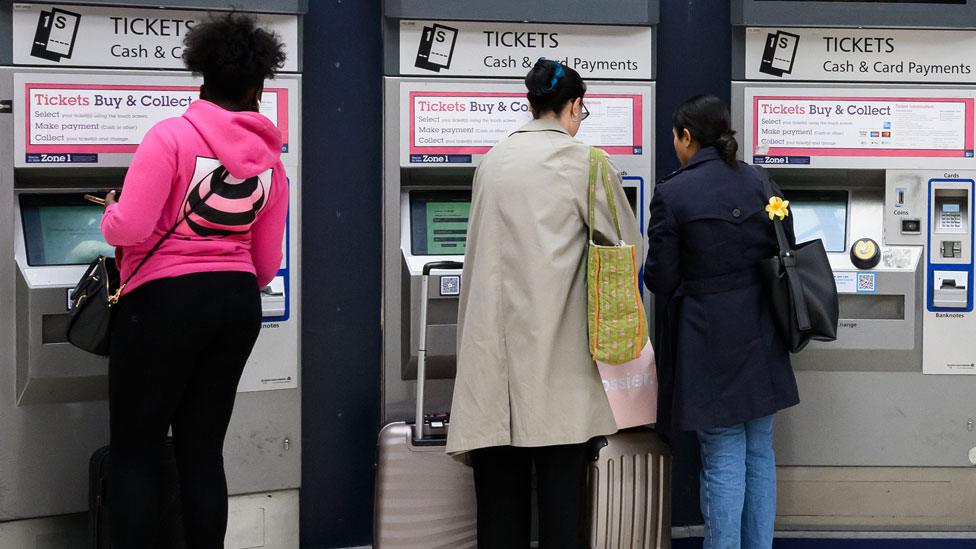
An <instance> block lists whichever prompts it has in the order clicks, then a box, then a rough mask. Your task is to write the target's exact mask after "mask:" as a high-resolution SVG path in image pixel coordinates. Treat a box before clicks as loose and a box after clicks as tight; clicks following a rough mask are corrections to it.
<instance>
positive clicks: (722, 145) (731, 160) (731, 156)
mask: <svg viewBox="0 0 976 549" xmlns="http://www.w3.org/2000/svg"><path fill="white" fill-rule="evenodd" d="M731 119H732V117H731V116H730V115H729V109H728V107H726V106H725V103H723V102H722V100H721V99H719V98H718V97H715V96H714V95H696V96H695V97H692V98H691V99H689V100H687V101H685V102H684V103H682V104H681V106H680V107H678V108H677V109H675V111H674V115H673V116H672V117H671V125H672V126H674V130H675V131H676V132H677V133H678V136H679V137H680V136H681V134H682V133H684V131H685V130H688V132H689V133H690V134H691V138H692V139H694V140H695V141H696V142H697V143H698V144H699V145H700V146H701V147H702V148H705V147H715V149H716V150H718V154H719V156H721V157H722V160H724V161H725V163H726V164H728V165H729V166H732V167H735V166H736V165H737V164H736V159H735V155H736V153H737V152H738V151H739V143H738V142H737V141H736V140H735V132H734V131H733V130H732V122H731Z"/></svg>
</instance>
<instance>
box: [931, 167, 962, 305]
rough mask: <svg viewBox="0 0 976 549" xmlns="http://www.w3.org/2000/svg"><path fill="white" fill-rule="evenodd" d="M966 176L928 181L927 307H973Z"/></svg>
mask: <svg viewBox="0 0 976 549" xmlns="http://www.w3.org/2000/svg"><path fill="white" fill-rule="evenodd" d="M972 192H973V183H972V181H970V180H964V181H958V180H932V181H930V182H929V203H930V208H931V210H930V212H929V249H928V264H929V269H928V270H929V273H928V276H929V295H928V306H929V310H930V311H938V310H952V311H971V310H972V308H973V299H972V296H973V291H972V278H973V253H972V249H973V224H972V215H971V213H972Z"/></svg>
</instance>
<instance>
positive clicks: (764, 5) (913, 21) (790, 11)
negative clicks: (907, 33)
mask: <svg viewBox="0 0 976 549" xmlns="http://www.w3.org/2000/svg"><path fill="white" fill-rule="evenodd" d="M731 9H732V24H733V25H757V26H786V25H790V26H799V27H913V28H923V27H930V28H974V27H976V2H967V3H965V4H921V3H912V4H906V3H884V2H882V3H879V2H818V1H802V0H732V3H731Z"/></svg>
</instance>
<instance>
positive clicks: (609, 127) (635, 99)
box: [400, 82, 652, 166]
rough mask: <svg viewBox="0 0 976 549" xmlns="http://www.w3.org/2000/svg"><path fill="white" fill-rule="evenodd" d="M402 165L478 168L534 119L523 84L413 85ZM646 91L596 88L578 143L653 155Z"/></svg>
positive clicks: (405, 94)
mask: <svg viewBox="0 0 976 549" xmlns="http://www.w3.org/2000/svg"><path fill="white" fill-rule="evenodd" d="M401 96H402V103H401V104H403V105H406V106H407V108H405V109H403V110H402V111H401V116H402V119H401V136H400V137H401V142H402V146H401V149H400V150H401V159H400V160H401V165H403V166H417V165H421V164H428V165H429V164H455V165H456V164H473V163H476V162H477V158H478V157H479V156H481V155H484V154H485V153H487V152H488V151H489V150H491V148H492V147H493V146H495V145H496V144H498V143H499V142H500V141H502V140H504V139H505V138H507V137H508V136H509V135H511V134H512V133H513V132H515V131H517V130H518V129H519V128H521V127H522V126H523V125H525V124H526V123H527V122H529V121H530V120H531V119H532V115H531V112H530V111H529V102H528V100H527V99H526V96H525V87H524V85H523V84H522V83H521V82H519V83H508V82H506V83H484V82H478V83H470V84H469V83H426V82H425V83H410V84H406V85H404V86H403V88H402V89H401ZM649 103H652V101H650V100H649V97H648V95H646V93H645V90H643V89H639V88H631V89H627V88H622V87H616V86H612V85H605V86H601V85H599V84H593V85H591V86H590V89H589V91H588V93H587V94H586V98H585V99H584V104H585V105H586V108H587V110H589V112H590V116H589V117H588V118H587V119H586V120H585V121H584V122H583V124H582V125H581V127H580V132H579V134H578V135H577V136H576V138H577V139H579V140H580V141H583V142H584V143H587V144H590V145H593V146H596V147H600V148H602V149H604V150H606V151H607V152H608V153H610V154H613V155H616V156H622V157H643V156H645V155H647V154H649V149H648V148H647V147H648V141H649V137H648V135H647V134H646V129H647V125H648V124H649V123H650V120H649V117H648V116H647V115H646V109H647V108H648V105H649Z"/></svg>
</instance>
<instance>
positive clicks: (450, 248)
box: [410, 191, 471, 255]
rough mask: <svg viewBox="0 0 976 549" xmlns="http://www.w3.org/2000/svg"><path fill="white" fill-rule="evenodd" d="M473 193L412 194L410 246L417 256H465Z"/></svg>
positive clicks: (421, 192) (416, 192)
mask: <svg viewBox="0 0 976 549" xmlns="http://www.w3.org/2000/svg"><path fill="white" fill-rule="evenodd" d="M470 209H471V193H470V192H463V191H448V192H441V191H413V192H411V193H410V240H411V242H410V247H411V251H412V252H413V254H414V255H464V248H465V242H466V241H467V237H468V212H469V211H470Z"/></svg>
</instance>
